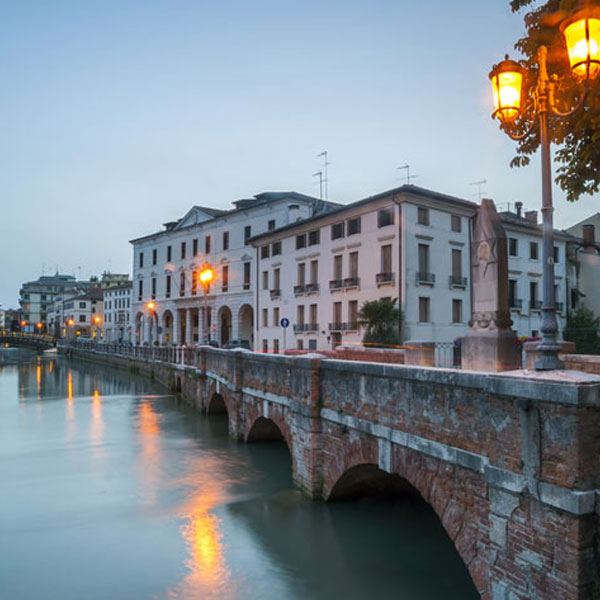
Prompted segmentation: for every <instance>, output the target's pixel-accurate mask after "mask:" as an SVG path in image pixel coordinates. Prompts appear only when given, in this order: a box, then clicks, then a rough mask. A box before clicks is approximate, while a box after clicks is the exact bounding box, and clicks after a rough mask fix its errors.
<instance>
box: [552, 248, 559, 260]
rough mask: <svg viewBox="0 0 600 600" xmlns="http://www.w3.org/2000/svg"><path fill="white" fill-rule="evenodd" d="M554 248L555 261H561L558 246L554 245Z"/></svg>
mask: <svg viewBox="0 0 600 600" xmlns="http://www.w3.org/2000/svg"><path fill="white" fill-rule="evenodd" d="M553 250H554V253H553V257H554V262H555V263H557V262H558V261H559V254H558V246H554V248H553Z"/></svg>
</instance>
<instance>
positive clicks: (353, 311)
mask: <svg viewBox="0 0 600 600" xmlns="http://www.w3.org/2000/svg"><path fill="white" fill-rule="evenodd" d="M348 321H349V323H350V328H351V329H356V328H357V326H358V324H357V321H358V300H350V302H348Z"/></svg>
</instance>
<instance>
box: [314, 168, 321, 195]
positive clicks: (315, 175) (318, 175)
mask: <svg viewBox="0 0 600 600" xmlns="http://www.w3.org/2000/svg"><path fill="white" fill-rule="evenodd" d="M313 177H318V178H319V198H320V199H321V200H323V171H317V172H316V173H313Z"/></svg>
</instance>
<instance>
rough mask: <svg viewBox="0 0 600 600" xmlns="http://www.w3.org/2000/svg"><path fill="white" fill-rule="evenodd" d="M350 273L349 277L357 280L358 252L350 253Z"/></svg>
mask: <svg viewBox="0 0 600 600" xmlns="http://www.w3.org/2000/svg"><path fill="white" fill-rule="evenodd" d="M349 266H350V271H349V273H348V276H349V277H352V278H353V279H356V278H358V252H350V265H349Z"/></svg>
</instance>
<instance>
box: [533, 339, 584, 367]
mask: <svg viewBox="0 0 600 600" xmlns="http://www.w3.org/2000/svg"><path fill="white" fill-rule="evenodd" d="M541 343H542V341H541V340H539V341H537V342H525V345H524V347H523V348H524V350H525V368H526V369H527V370H529V371H532V370H534V369H535V361H536V360H538V358H539V357H540V353H539V352H538V351H537V347H538V345H539V344H541ZM558 345H559V346H560V348H561V349H560V352H559V353H558V358H561V356H562V355H563V354H575V344H574V343H573V342H558Z"/></svg>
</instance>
